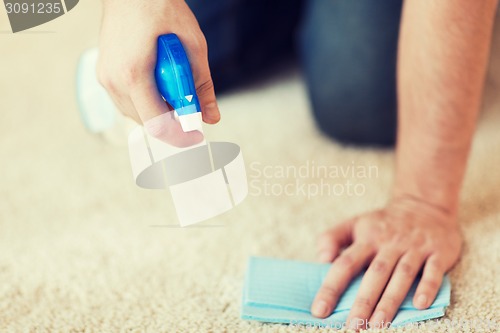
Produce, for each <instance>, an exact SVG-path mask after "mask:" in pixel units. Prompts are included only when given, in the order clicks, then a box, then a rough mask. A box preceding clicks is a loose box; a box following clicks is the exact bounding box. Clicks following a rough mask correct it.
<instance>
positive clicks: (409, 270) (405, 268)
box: [398, 262, 417, 277]
mask: <svg viewBox="0 0 500 333" xmlns="http://www.w3.org/2000/svg"><path fill="white" fill-rule="evenodd" d="M398 270H399V271H400V272H401V273H402V274H403V275H405V276H407V277H410V276H414V275H415V274H416V273H417V272H416V269H415V268H414V267H413V265H411V264H410V263H408V262H401V263H399V267H398Z"/></svg>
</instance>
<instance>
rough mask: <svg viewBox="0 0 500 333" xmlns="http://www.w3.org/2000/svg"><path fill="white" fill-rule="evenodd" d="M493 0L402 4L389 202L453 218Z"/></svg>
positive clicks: (410, 0) (477, 101)
mask: <svg viewBox="0 0 500 333" xmlns="http://www.w3.org/2000/svg"><path fill="white" fill-rule="evenodd" d="M497 1H498V0H481V1H470V0H454V1H435V0H407V1H406V4H405V7H404V10H403V20H402V27H401V35H400V46H399V61H398V93H399V95H398V96H399V101H398V104H399V105H398V109H399V114H398V117H399V119H398V143H397V158H396V161H397V175H396V182H395V187H394V192H395V193H394V195H395V197H412V198H413V199H416V200H419V201H424V202H427V203H430V204H431V205H433V206H435V207H438V208H439V209H441V210H444V211H446V212H447V213H451V214H455V213H456V211H457V206H458V198H459V192H460V187H461V183H462V179H463V176H464V173H465V167H466V163H467V156H468V152H469V148H470V144H471V140H472V136H473V133H474V128H475V123H476V118H477V115H478V112H479V109H480V105H481V96H482V90H483V82H484V77H485V72H486V67H487V60H488V54H489V46H490V42H491V32H492V26H493V20H494V14H495V10H496V5H497Z"/></svg>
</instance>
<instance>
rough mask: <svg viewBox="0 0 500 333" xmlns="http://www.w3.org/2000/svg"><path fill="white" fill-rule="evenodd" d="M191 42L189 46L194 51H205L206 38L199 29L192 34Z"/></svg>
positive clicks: (206, 47) (203, 52) (202, 52)
mask: <svg viewBox="0 0 500 333" xmlns="http://www.w3.org/2000/svg"><path fill="white" fill-rule="evenodd" d="M191 43H192V44H191V48H192V50H193V51H194V52H195V53H201V54H205V53H207V49H208V46H207V40H206V39H205V36H204V35H203V33H202V32H201V31H200V32H199V33H195V34H194V36H193V38H191Z"/></svg>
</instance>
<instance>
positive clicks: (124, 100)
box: [111, 96, 142, 125]
mask: <svg viewBox="0 0 500 333" xmlns="http://www.w3.org/2000/svg"><path fill="white" fill-rule="evenodd" d="M111 99H112V100H113V103H114V104H115V106H116V107H117V108H118V110H120V112H121V113H122V114H123V115H124V116H126V117H129V118H131V119H132V120H134V121H135V122H136V123H138V124H139V125H142V120H141V118H140V117H139V115H138V114H137V111H136V109H135V107H134V104H133V103H132V100H131V99H130V97H128V96H120V97H115V96H111Z"/></svg>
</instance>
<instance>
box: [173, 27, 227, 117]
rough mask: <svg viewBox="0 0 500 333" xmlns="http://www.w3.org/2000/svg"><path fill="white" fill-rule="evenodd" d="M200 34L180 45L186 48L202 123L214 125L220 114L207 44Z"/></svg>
mask: <svg viewBox="0 0 500 333" xmlns="http://www.w3.org/2000/svg"><path fill="white" fill-rule="evenodd" d="M200 34H201V37H198V38H196V39H191V40H189V41H188V40H186V41H184V40H182V43H183V44H184V45H185V46H187V47H186V49H187V50H186V51H187V53H188V57H189V60H190V64H191V69H192V71H193V78H194V84H195V86H196V94H197V95H198V100H199V102H200V106H201V112H202V115H203V121H204V122H206V123H207V124H216V123H217V122H219V120H220V112H219V107H218V105H217V99H216V97H215V89H214V83H213V81H212V76H211V75H210V67H209V65H208V49H207V43H206V41H205V37H204V36H203V34H202V33H201V31H200Z"/></svg>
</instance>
